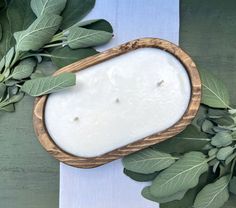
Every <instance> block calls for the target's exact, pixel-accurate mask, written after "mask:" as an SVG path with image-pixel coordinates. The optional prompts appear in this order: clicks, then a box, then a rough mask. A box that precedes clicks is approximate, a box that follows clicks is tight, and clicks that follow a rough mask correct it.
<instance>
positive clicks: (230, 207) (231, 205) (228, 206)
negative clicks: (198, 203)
mask: <svg viewBox="0 0 236 208" xmlns="http://www.w3.org/2000/svg"><path fill="white" fill-rule="evenodd" d="M235 204H236V195H234V194H231V195H230V196H229V199H228V201H227V202H226V203H225V204H224V206H223V207H222V208H235Z"/></svg>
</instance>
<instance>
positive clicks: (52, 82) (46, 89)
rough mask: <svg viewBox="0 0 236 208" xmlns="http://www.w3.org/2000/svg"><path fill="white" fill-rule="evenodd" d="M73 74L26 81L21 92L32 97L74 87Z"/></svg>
mask: <svg viewBox="0 0 236 208" xmlns="http://www.w3.org/2000/svg"><path fill="white" fill-rule="evenodd" d="M75 82H76V76H75V74H73V73H63V74H60V75H57V76H53V77H43V78H38V79H33V80H28V81H26V82H25V83H24V84H23V86H22V88H21V90H22V91H23V92H25V93H27V94H29V95H31V96H33V97H36V96H41V95H45V94H50V93H52V92H57V91H60V90H62V89H64V88H67V87H70V86H73V85H75Z"/></svg>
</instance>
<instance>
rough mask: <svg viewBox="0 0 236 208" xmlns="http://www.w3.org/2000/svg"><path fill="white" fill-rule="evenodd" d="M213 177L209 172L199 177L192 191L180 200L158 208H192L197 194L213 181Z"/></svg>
mask: <svg viewBox="0 0 236 208" xmlns="http://www.w3.org/2000/svg"><path fill="white" fill-rule="evenodd" d="M214 178H215V175H213V174H212V172H211V171H209V172H208V173H204V174H202V175H201V177H200V179H199V183H198V184H197V186H196V187H194V188H193V189H190V190H189V191H188V192H187V193H186V194H185V196H184V198H183V199H181V200H175V201H172V202H168V203H164V204H160V208H190V207H192V205H193V203H194V200H195V198H196V195H197V194H198V192H199V191H200V190H201V189H202V188H203V187H204V186H205V185H206V184H207V183H209V182H212V180H214Z"/></svg>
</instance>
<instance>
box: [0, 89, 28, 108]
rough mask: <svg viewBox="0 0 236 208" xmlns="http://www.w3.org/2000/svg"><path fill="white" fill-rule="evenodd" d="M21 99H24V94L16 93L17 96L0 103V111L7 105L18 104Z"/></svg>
mask: <svg viewBox="0 0 236 208" xmlns="http://www.w3.org/2000/svg"><path fill="white" fill-rule="evenodd" d="M23 97H24V93H22V92H20V93H18V94H17V95H13V96H12V97H10V98H8V99H7V100H4V101H3V102H1V103H0V109H2V108H3V107H6V106H7V105H9V104H12V103H17V102H19V101H20V100H21V99H22V98H23Z"/></svg>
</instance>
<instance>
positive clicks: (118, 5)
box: [60, 0, 179, 208]
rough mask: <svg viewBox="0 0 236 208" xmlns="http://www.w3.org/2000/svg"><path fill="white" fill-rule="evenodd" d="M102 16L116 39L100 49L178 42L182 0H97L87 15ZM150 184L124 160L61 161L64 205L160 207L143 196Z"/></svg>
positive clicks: (84, 207)
mask: <svg viewBox="0 0 236 208" xmlns="http://www.w3.org/2000/svg"><path fill="white" fill-rule="evenodd" d="M78 6H79V5H78ZM98 18H104V19H106V20H108V21H109V22H110V23H111V24H112V26H113V29H114V38H113V40H112V41H111V42H110V43H108V44H106V45H105V46H102V47H99V48H98V50H100V51H101V50H105V49H107V48H111V47H114V46H117V45H119V44H121V43H124V42H127V41H129V40H133V39H136V38H141V37H158V38H162V39H166V40H169V41H171V42H174V43H176V44H178V40H179V0H97V1H96V5H95V8H94V9H93V10H92V12H91V13H89V15H88V16H87V17H86V19H98ZM147 184H148V183H140V182H135V181H133V180H131V179H130V178H128V177H127V176H125V175H124V174H123V167H122V164H121V161H120V160H117V161H114V162H112V163H109V164H106V165H104V166H101V167H98V168H94V169H79V168H73V167H70V166H67V165H64V164H61V165H60V208H154V207H155V208H158V204H157V203H153V202H151V201H148V200H146V199H144V198H143V197H142V196H141V190H142V188H143V187H144V186H146V185H147Z"/></svg>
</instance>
